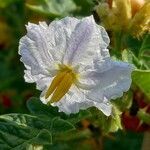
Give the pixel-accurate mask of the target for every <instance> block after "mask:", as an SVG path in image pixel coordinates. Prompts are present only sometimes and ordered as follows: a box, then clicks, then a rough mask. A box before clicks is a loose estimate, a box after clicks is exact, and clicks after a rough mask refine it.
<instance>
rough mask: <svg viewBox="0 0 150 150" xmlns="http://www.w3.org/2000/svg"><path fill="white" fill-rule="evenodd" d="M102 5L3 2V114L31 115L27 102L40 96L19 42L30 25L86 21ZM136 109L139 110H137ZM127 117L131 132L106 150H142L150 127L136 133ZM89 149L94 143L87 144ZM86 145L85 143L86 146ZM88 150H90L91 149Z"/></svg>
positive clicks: (66, 0)
mask: <svg viewBox="0 0 150 150" xmlns="http://www.w3.org/2000/svg"><path fill="white" fill-rule="evenodd" d="M97 4H98V1H96V0H95V1H94V0H0V114H7V113H13V112H18V113H19V112H20V113H29V112H28V110H27V108H26V101H27V100H28V99H29V98H30V97H32V96H37V97H38V96H39V93H40V92H39V91H37V90H36V88H35V84H28V83H25V81H24V78H23V75H24V66H23V64H22V63H21V62H20V56H19V55H18V45H19V39H20V38H21V37H22V36H23V35H25V34H26V30H25V25H26V24H27V23H28V22H32V23H38V22H39V21H46V22H47V23H50V22H51V21H52V20H54V19H56V18H62V17H64V16H75V17H83V16H88V15H92V14H93V15H94V17H95V20H96V21H97V22H99V21H100V18H99V16H98V14H97V13H96V11H95V6H96V5H97ZM135 109H136V108H135ZM126 116H128V114H127V113H124V115H123V122H124V123H125V124H127V125H126V129H127V130H123V131H118V132H116V133H115V134H111V135H110V136H106V137H105V138H104V143H103V145H104V150H111V149H114V150H120V149H122V150H126V149H128V150H140V149H141V146H142V141H143V132H141V131H145V129H147V128H149V126H147V125H144V126H142V129H141V130H139V131H137V130H136V131H135V125H137V124H138V123H139V122H138V121H139V120H137V118H136V117H126ZM86 142H87V143H88V144H89V145H90V144H91V145H92V144H93V145H94V143H92V141H86ZM86 142H84V143H82V144H85V145H86ZM87 150H88V147H87Z"/></svg>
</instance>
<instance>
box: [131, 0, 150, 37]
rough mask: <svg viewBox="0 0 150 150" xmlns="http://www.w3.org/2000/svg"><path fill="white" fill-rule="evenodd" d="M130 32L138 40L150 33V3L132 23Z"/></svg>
mask: <svg viewBox="0 0 150 150" xmlns="http://www.w3.org/2000/svg"><path fill="white" fill-rule="evenodd" d="M129 31H130V32H131V34H132V35H133V36H135V37H137V38H139V37H140V36H142V35H143V34H144V33H145V32H150V1H149V2H147V3H145V5H144V6H143V7H142V8H141V9H140V11H139V12H138V13H137V14H136V15H135V16H134V18H133V19H132V20H131V22H130V26H129Z"/></svg>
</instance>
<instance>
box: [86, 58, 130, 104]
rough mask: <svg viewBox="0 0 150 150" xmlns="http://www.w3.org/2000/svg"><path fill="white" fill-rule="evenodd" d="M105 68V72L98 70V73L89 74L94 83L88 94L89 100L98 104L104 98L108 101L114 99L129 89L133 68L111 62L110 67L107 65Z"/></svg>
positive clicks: (125, 64)
mask: <svg viewBox="0 0 150 150" xmlns="http://www.w3.org/2000/svg"><path fill="white" fill-rule="evenodd" d="M106 64H107V63H105V65H106ZM100 66H101V65H100ZM107 66H108V69H107V70H104V71H102V70H101V69H99V70H100V71H99V72H93V73H91V74H89V78H92V79H93V80H94V82H95V87H94V88H93V89H92V90H91V91H90V92H89V93H88V98H89V99H91V100H94V101H98V102H100V101H101V100H103V99H104V98H106V99H108V100H110V99H116V98H117V97H121V96H122V95H123V92H126V91H127V90H128V89H129V87H130V85H131V72H132V70H133V66H131V65H129V64H128V63H123V62H115V61H111V60H110V65H108V64H107ZM101 68H103V67H101ZM97 71H98V70H97Z"/></svg>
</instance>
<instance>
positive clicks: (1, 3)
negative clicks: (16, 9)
mask: <svg viewBox="0 0 150 150" xmlns="http://www.w3.org/2000/svg"><path fill="white" fill-rule="evenodd" d="M15 1H19V0H0V8H5V7H7V6H8V5H10V4H12V3H14V2H15Z"/></svg>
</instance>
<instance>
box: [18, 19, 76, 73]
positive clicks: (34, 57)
mask: <svg viewBox="0 0 150 150" xmlns="http://www.w3.org/2000/svg"><path fill="white" fill-rule="evenodd" d="M77 23H78V19H75V18H69V17H66V18H64V19H62V20H60V21H53V22H52V23H51V24H50V25H49V26H48V25H47V24H46V23H45V22H41V23H39V25H36V24H32V23H29V24H28V25H27V26H26V27H27V35H26V36H24V37H22V38H21V40H20V43H19V54H20V55H21V56H22V57H21V61H23V63H24V64H25V65H26V66H30V67H31V73H32V74H33V75H35V74H46V75H47V74H49V72H50V71H51V69H52V70H53V69H54V68H52V66H53V67H55V65H56V64H58V63H60V62H61V61H62V58H63V55H64V53H65V50H66V42H67V40H68V38H69V37H70V35H71V33H72V31H73V30H74V27H75V25H76V24H77Z"/></svg>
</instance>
